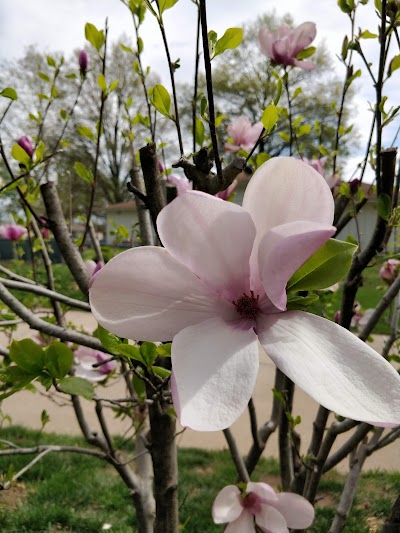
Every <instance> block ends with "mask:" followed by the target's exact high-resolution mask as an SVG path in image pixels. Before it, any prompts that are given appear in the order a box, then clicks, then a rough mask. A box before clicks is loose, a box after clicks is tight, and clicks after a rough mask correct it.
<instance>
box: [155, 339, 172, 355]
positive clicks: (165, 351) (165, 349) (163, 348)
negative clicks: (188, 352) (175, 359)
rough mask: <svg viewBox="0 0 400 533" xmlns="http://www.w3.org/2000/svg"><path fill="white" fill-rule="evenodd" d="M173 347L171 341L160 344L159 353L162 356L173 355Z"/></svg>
mask: <svg viewBox="0 0 400 533" xmlns="http://www.w3.org/2000/svg"><path fill="white" fill-rule="evenodd" d="M171 347H172V344H171V343H170V342H168V343H166V344H160V346H157V353H158V355H161V356H162V357H171Z"/></svg>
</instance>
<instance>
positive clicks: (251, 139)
mask: <svg viewBox="0 0 400 533" xmlns="http://www.w3.org/2000/svg"><path fill="white" fill-rule="evenodd" d="M262 129H263V125H262V124H261V122H256V123H255V124H252V123H251V122H250V120H249V119H248V118H247V117H245V116H244V115H241V116H240V117H239V118H238V119H236V120H235V122H233V124H229V126H228V127H227V132H228V136H229V137H230V138H231V139H232V141H233V143H226V144H225V146H224V150H225V151H226V152H232V153H235V152H238V151H239V150H240V149H243V150H246V152H250V150H251V149H252V148H253V146H254V145H255V144H256V142H257V141H258V138H259V136H260V134H261V132H262Z"/></svg>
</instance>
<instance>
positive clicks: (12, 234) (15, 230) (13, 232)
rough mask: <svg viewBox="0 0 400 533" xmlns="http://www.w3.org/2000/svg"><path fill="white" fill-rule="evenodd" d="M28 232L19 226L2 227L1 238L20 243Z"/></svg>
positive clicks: (0, 229) (8, 225)
mask: <svg viewBox="0 0 400 533" xmlns="http://www.w3.org/2000/svg"><path fill="white" fill-rule="evenodd" d="M26 232H27V230H26V228H24V227H22V226H18V225H17V224H5V225H3V226H0V237H3V239H7V240H8V241H19V239H20V238H21V237H22V236H23V235H25V233H26Z"/></svg>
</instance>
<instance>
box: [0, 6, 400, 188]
mask: <svg viewBox="0 0 400 533" xmlns="http://www.w3.org/2000/svg"><path fill="white" fill-rule="evenodd" d="M272 11H275V13H276V15H277V16H279V17H280V16H283V15H284V14H286V13H290V14H291V15H292V17H293V19H294V21H295V24H296V25H298V24H301V23H302V22H305V21H308V20H310V21H313V22H315V23H316V25H317V38H316V40H315V44H316V45H317V46H318V44H319V43H321V42H323V41H324V42H326V44H327V46H328V49H329V51H330V53H331V56H332V58H333V63H334V64H335V67H334V68H335V70H336V72H337V74H338V75H339V76H344V68H343V66H342V65H341V64H340V63H339V61H338V60H337V59H336V57H335V55H336V54H340V50H341V46H342V41H343V37H344V35H345V34H346V33H347V34H349V32H350V24H349V19H348V17H347V16H346V15H345V14H344V13H342V12H341V11H340V10H339V8H338V7H337V2H336V0H323V1H320V2H315V0H246V2H243V0H212V1H209V2H208V25H209V29H213V30H215V31H217V33H218V34H219V35H220V36H221V35H222V34H223V32H224V31H225V30H226V29H227V28H228V27H233V26H241V25H242V24H243V23H245V22H250V21H252V20H254V19H256V17H257V16H258V15H261V14H263V13H266V12H267V13H270V12H272ZM106 17H108V24H109V28H110V29H109V35H110V39H111V41H115V40H117V39H118V37H119V36H120V35H121V34H123V33H125V34H126V35H133V25H132V21H131V16H130V12H129V10H128V9H127V8H126V7H125V6H124V5H123V4H122V2H120V1H119V0H35V1H34V2H28V1H27V0H13V1H12V2H5V1H1V0H0V60H1V59H16V58H18V57H21V56H23V54H24V50H25V48H26V47H27V46H29V45H31V44H35V45H37V47H38V49H39V50H40V51H43V52H56V51H62V52H63V53H64V54H65V55H69V54H70V53H72V52H73V51H74V50H76V49H80V48H83V47H88V46H89V45H88V44H87V43H85V38H84V26H85V23H86V22H91V23H93V24H95V25H96V26H97V27H98V28H102V27H103V26H104V21H105V19H106ZM377 24H378V19H377V17H376V16H375V13H374V6H373V2H372V0H370V2H369V4H368V5H367V6H361V7H360V8H359V10H358V19H357V24H356V25H357V27H358V26H360V27H362V29H363V30H365V29H368V30H370V31H371V32H373V33H376V32H377ZM165 25H166V32H167V37H168V39H169V44H170V48H171V56H172V60H173V61H174V60H176V59H177V58H178V57H179V58H180V59H181V61H180V63H181V68H180V69H179V70H178V71H177V72H176V80H177V81H178V82H188V81H189V82H190V80H191V78H192V76H193V69H194V42H195V35H196V7H195V5H194V4H193V2H192V1H191V0H180V1H179V2H178V3H177V4H176V5H175V6H174V8H173V9H171V10H170V11H167V12H166V13H165ZM142 37H143V40H144V64H145V65H150V66H151V68H152V70H153V71H154V72H156V73H158V74H159V75H160V77H161V81H162V83H163V84H164V85H166V86H167V87H169V78H168V68H167V62H166V59H165V52H164V49H163V46H162V41H161V38H160V32H159V29H158V27H157V25H156V22H155V20H154V18H153V17H151V15H150V14H147V15H146V21H145V23H144V25H143V30H142ZM313 44H314V43H313ZM365 50H366V55H367V57H368V58H369V60H370V61H372V62H373V63H374V65H373V68H374V67H375V69H376V66H377V42H376V40H369V41H365ZM395 53H399V51H398V50H397V52H396V51H394V52H393V55H394V54H395ZM359 66H360V67H361V68H362V70H363V72H365V70H366V69H365V67H363V66H362V65H361V63H360V65H359ZM399 72H400V71H398V72H397V73H396V74H397V76H393V78H396V80H393V81H395V83H393V82H392V83H391V85H392V87H390V85H388V90H387V93H386V94H388V95H389V96H390V97H391V96H393V97H395V96H396V92H397V91H395V89H394V87H395V85H397V84H398V76H399V75H400V74H398V73H399ZM10 85H12V83H10ZM355 89H356V98H355V104H356V105H355V110H354V112H355V115H356V116H357V122H358V129H359V130H360V132H361V144H360V151H359V153H357V154H354V157H352V158H351V159H350V160H349V163H348V165H347V167H346V174H347V176H346V177H347V178H349V177H350V175H351V173H352V171H353V170H354V166H355V163H356V161H359V160H360V158H362V154H363V150H364V145H365V142H364V143H363V141H365V139H366V137H367V135H368V131H369V127H370V122H371V118H372V117H371V112H370V111H368V107H369V105H368V101H373V99H374V91H373V89H372V83H371V80H370V78H369V77H368V75H367V74H366V73H365V74H363V76H362V77H361V78H359V79H358V80H357V81H356V85H355ZM392 104H393V105H396V102H395V101H393V102H392ZM396 126H397V125H396V124H393V125H392V127H391V128H390V130H388V133H387V136H386V137H385V142H386V145H390V144H391V143H392V140H393V137H394V134H395V131H396Z"/></svg>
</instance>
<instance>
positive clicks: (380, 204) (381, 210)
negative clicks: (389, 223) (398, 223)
mask: <svg viewBox="0 0 400 533" xmlns="http://www.w3.org/2000/svg"><path fill="white" fill-rule="evenodd" d="M376 210H377V211H378V215H379V216H380V217H381V218H383V220H389V217H390V213H391V211H392V201H391V199H390V196H389V195H388V194H380V195H379V196H378V201H377V203H376Z"/></svg>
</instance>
